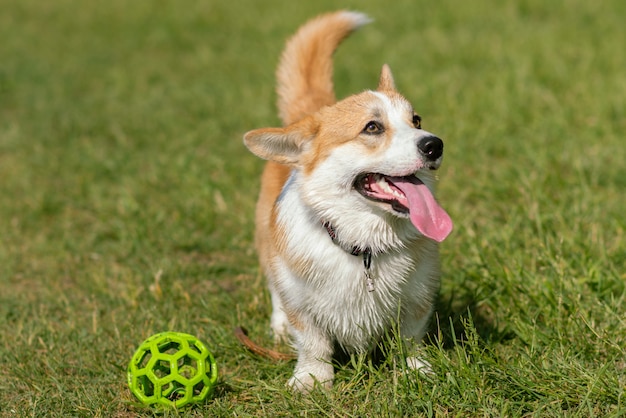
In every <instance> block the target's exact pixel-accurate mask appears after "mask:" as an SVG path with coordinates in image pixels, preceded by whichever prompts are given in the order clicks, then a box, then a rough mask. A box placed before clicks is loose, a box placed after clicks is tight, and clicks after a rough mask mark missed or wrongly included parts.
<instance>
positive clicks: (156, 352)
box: [127, 332, 217, 408]
mask: <svg viewBox="0 0 626 418" xmlns="http://www.w3.org/2000/svg"><path fill="white" fill-rule="evenodd" d="M127 377H128V386H129V387H130V390H131V392H132V393H133V394H134V395H135V396H136V397H137V399H139V400H140V401H141V402H142V403H144V404H145V405H156V406H166V407H175V408H181V407H183V406H185V405H189V404H193V403H197V402H201V401H203V400H205V399H206V397H207V396H208V395H209V394H210V393H211V392H212V390H213V387H214V386H215V382H216V381H217V365H216V364H215V359H214V358H213V355H212V354H211V352H210V351H209V350H208V349H207V348H206V346H205V345H204V344H203V343H202V342H201V341H200V340H198V339H197V338H196V337H194V336H193V335H189V334H183V333H180V332H163V333H160V334H156V335H153V336H152V337H150V338H148V339H147V340H145V341H144V342H143V343H142V344H141V345H140V346H139V348H138V349H137V351H136V352H135V354H134V355H133V358H132V360H131V361H130V364H129V365H128V373H127Z"/></svg>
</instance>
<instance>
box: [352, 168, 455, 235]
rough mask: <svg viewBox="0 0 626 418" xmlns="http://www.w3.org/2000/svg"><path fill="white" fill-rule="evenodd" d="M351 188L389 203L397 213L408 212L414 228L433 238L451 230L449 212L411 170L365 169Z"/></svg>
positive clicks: (373, 199)
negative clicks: (398, 173) (407, 172)
mask: <svg viewBox="0 0 626 418" xmlns="http://www.w3.org/2000/svg"><path fill="white" fill-rule="evenodd" d="M354 188H355V189H356V191H358V192H359V193H360V194H361V195H362V196H363V197H365V198H367V199H369V200H372V201H375V202H380V203H384V204H388V205H390V207H391V209H392V210H393V211H395V212H397V213H399V214H403V215H406V214H408V215H409V218H410V219H411V223H412V224H413V225H414V226H415V228H417V230H418V231H420V232H421V233H422V234H423V235H425V236H427V237H429V238H431V239H434V240H435V241H439V242H441V241H443V240H444V239H445V238H446V237H447V236H448V234H450V232H451V231H452V220H451V219H450V216H449V215H448V214H447V213H446V211H445V210H444V209H443V208H442V207H441V206H439V204H438V203H437V201H436V200H435V197H434V196H433V194H432V193H431V192H430V190H429V189H428V187H426V185H425V184H424V182H422V181H421V180H420V179H419V178H417V177H416V176H415V175H413V174H411V175H408V176H402V177H396V176H385V175H383V174H378V173H367V174H363V175H361V176H359V177H357V179H356V181H355V182H354Z"/></svg>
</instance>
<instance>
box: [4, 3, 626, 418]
mask: <svg viewBox="0 0 626 418" xmlns="http://www.w3.org/2000/svg"><path fill="white" fill-rule="evenodd" d="M334 4H335V3H334V2H332V1H330V0H320V1H317V2H310V3H303V2H288V1H278V0H271V1H263V2H261V1H230V2H218V1H203V2H200V1H190V2H176V1H174V0H162V1H156V2H127V1H122V0H112V1H107V2H97V3H96V2H79V1H72V0H58V1H53V2H41V1H35V0H19V1H18V0H7V1H4V2H3V6H2V13H0V39H2V41H1V42H0V366H1V367H0V416H8V417H12V416H42V417H43V416H46V417H55V416H59V417H61V416H85V417H87V416H88V417H92V416H103V417H110V416H117V417H123V416H129V417H130V416H138V415H148V416H149V415H152V412H151V411H150V410H146V409H143V408H141V407H139V406H137V405H136V403H135V401H134V400H133V398H132V395H131V394H130V392H129V391H128V389H127V387H126V383H125V373H124V370H125V368H126V364H127V362H128V361H129V360H130V358H131V356H132V354H133V352H134V349H135V348H136V347H137V346H138V345H139V343H140V342H141V341H143V339H145V338H146V337H148V336H150V335H151V334H153V333H156V332H160V331H164V330H174V331H180V332H188V333H192V334H195V335H197V336H198V337H200V338H201V339H203V340H204V341H205V342H206V343H207V344H208V345H209V346H210V347H211V350H212V351H213V353H214V355H215V357H216V359H217V361H218V363H219V367H220V380H219V386H218V387H217V388H216V393H215V397H214V399H213V400H211V401H210V402H208V403H206V404H204V405H198V406H196V407H194V408H191V409H189V410H185V411H180V412H172V413H166V414H164V416H178V415H180V416H205V415H206V416H272V417H277V416H295V415H300V416H355V417H361V416H433V415H434V416H573V417H577V416H580V417H588V416H619V415H624V414H626V399H625V388H626V319H625V318H626V301H625V300H624V299H625V298H626V285H625V283H626V274H625V271H626V237H625V233H624V230H625V226H626V215H625V214H626V197H625V191H626V164H625V163H624V161H626V142H625V140H624V132H625V131H626V117H625V115H626V72H625V71H624V69H625V68H626V55H625V54H626V49H625V48H624V40H625V39H626V26H624V24H623V17H624V16H626V3H624V2H623V1H620V0H612V1H609V0H607V1H603V2H589V1H583V0H571V1H564V0H563V1H553V2H546V1H535V0H525V1H516V2H513V1H500V2H499V1H487V0H477V1H473V2H465V3H464V4H463V3H462V2H455V1H452V0H442V1H439V2H435V3H432V2H431V3H427V2H423V1H420V2H416V1H409V0H401V1H397V2H375V1H373V0H368V1H365V2H362V1H356V0H353V1H350V2H348V3H347V4H346V6H347V7H350V8H354V9H358V10H362V11H365V12H367V13H368V14H370V15H371V16H372V17H374V18H375V23H374V24H372V25H370V26H368V27H366V28H364V29H363V31H362V32H359V33H358V34H356V35H355V36H354V38H352V39H350V40H349V41H348V42H347V43H346V44H345V45H343V46H342V48H341V50H340V51H339V52H338V53H337V55H336V78H335V80H336V84H337V90H338V93H339V95H340V96H344V95H346V94H349V93H352V92H357V91H360V90H362V89H365V88H373V87H374V86H375V83H376V77H377V74H378V72H379V70H380V66H381V65H382V64H383V63H384V62H388V63H389V64H390V65H391V67H392V69H393V70H394V74H395V76H396V82H397V84H398V86H399V88H400V90H401V91H402V92H403V93H405V95H406V96H407V97H408V98H409V99H410V100H411V101H412V102H413V103H414V105H415V107H416V109H417V110H418V111H419V112H420V114H421V115H422V116H423V118H424V125H425V127H426V129H429V130H431V131H433V132H436V133H438V134H439V135H441V136H442V137H443V138H444V140H445V141H446V157H445V162H444V167H443V168H442V170H441V179H442V181H441V185H440V190H439V191H440V193H439V198H440V201H441V202H442V204H443V205H444V207H446V208H447V209H448V211H449V212H450V214H451V216H452V218H453V219H454V220H455V232H454V233H453V234H452V236H451V237H450V238H449V239H448V240H447V241H446V242H445V243H444V244H443V245H442V267H443V273H444V274H443V278H442V288H441V294H440V301H439V304H438V309H437V314H436V317H435V318H434V320H433V326H432V332H431V334H430V335H429V338H428V341H429V342H428V344H427V345H426V348H425V356H426V358H427V359H428V361H429V362H430V363H432V365H433V368H434V370H435V374H434V375H433V376H432V377H430V378H426V379H424V378H420V377H418V376H417V375H415V374H413V373H408V372H406V373H405V372H404V371H403V367H402V366H401V362H400V361H399V360H398V359H399V354H400V351H401V349H400V348H398V347H396V346H395V345H394V343H393V340H392V341H390V342H388V343H387V344H386V345H385V350H387V351H389V352H390V356H389V357H388V358H387V359H386V360H384V361H382V362H381V363H380V364H378V363H373V362H372V361H371V360H370V359H368V358H352V359H349V360H348V361H346V362H344V363H340V364H338V366H337V380H336V384H335V387H334V388H333V389H332V390H329V391H326V392H324V391H318V392H315V393H313V394H312V395H311V396H309V397H302V396H298V395H294V394H291V393H290V392H288V391H287V390H286V389H285V387H284V383H285V382H286V380H287V379H288V378H289V376H290V373H291V370H292V368H293V364H292V363H279V364H273V363H271V362H270V361H267V360H264V359H260V358H256V357H254V356H252V355H250V354H249V353H247V352H246V351H245V350H244V349H242V348H241V347H239V345H238V344H237V342H236V340H235V338H234V336H233V333H232V328H233V327H234V326H236V325H238V324H242V325H245V326H246V327H247V328H248V329H249V330H250V331H251V333H252V334H253V336H254V338H256V339H258V340H259V341H260V342H262V343H263V344H265V345H271V344H270V342H271V340H270V337H269V334H268V317H269V313H270V303H269V298H268V294H267V292H266V290H265V285H264V281H263V278H262V277H261V276H260V274H259V269H258V265H257V261H256V256H255V254H254V250H253V244H252V240H253V237H252V231H253V211H254V203H255V200H256V194H257V192H256V191H257V187H258V179H259V173H260V170H261V167H262V162H261V161H259V160H257V159H256V158H255V157H254V156H252V155H251V154H249V153H248V152H247V151H246V150H245V148H244V147H243V145H242V140H241V137H242V134H243V133H244V132H245V131H246V130H249V129H252V128H257V127H262V126H269V125H276V124H277V123H278V119H277V117H276V111H275V106H274V102H275V96H274V93H273V88H274V77H273V72H274V68H275V65H276V62H277V59H278V55H279V53H280V50H281V48H282V46H283V43H284V40H285V38H286V37H287V36H288V35H289V34H290V33H292V32H293V30H294V29H295V28H296V27H297V26H298V25H299V24H301V23H302V22H303V21H304V20H306V19H307V18H308V17H311V16H313V15H315V14H316V13H318V12H322V11H326V10H333V9H335V8H336V7H337V6H336V5H334Z"/></svg>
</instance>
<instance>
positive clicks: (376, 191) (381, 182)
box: [356, 173, 419, 213]
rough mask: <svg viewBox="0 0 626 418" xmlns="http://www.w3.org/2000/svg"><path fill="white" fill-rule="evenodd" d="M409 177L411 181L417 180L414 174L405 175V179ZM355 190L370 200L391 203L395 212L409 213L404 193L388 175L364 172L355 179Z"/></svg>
mask: <svg viewBox="0 0 626 418" xmlns="http://www.w3.org/2000/svg"><path fill="white" fill-rule="evenodd" d="M409 177H412V179H411V180H412V181H415V180H418V181H419V179H417V177H415V176H406V178H407V179H408V178H409ZM356 190H357V191H358V192H359V193H361V194H362V195H363V196H364V197H366V198H368V199H370V200H374V201H377V202H382V203H387V204H389V205H391V208H392V209H393V210H395V211H396V212H400V213H409V205H408V201H407V198H406V195H405V194H404V193H403V192H402V191H401V190H400V189H399V188H397V187H396V186H395V185H394V184H393V182H392V181H391V178H390V177H388V176H384V175H382V174H377V173H368V174H364V175H362V176H360V177H359V178H358V179H357V181H356Z"/></svg>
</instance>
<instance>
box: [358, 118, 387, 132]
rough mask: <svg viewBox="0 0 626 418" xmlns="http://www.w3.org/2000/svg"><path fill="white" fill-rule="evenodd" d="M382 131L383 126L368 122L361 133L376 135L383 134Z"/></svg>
mask: <svg viewBox="0 0 626 418" xmlns="http://www.w3.org/2000/svg"><path fill="white" fill-rule="evenodd" d="M384 130H385V129H384V128H383V125H381V124H380V123H378V122H376V121H374V120H372V121H370V122H367V124H366V125H365V128H363V133H365V134H374V135H376V134H381V133H383V131H384Z"/></svg>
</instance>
